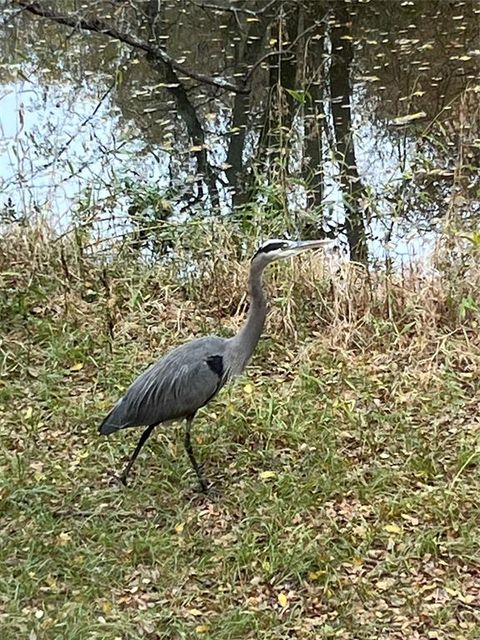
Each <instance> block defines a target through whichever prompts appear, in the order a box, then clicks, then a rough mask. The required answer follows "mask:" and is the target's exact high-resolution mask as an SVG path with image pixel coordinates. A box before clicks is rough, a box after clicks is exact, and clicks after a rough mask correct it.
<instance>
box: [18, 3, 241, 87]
mask: <svg viewBox="0 0 480 640" xmlns="http://www.w3.org/2000/svg"><path fill="white" fill-rule="evenodd" d="M13 2H14V3H15V4H17V5H19V6H21V7H23V8H24V9H25V10H27V11H29V12H30V13H33V14H34V15H37V16H41V17H42V18H48V19H49V20H53V21H54V22H57V23H58V24H64V25H66V26H68V27H72V29H78V30H82V29H83V30H85V31H93V32H95V33H103V34H105V35H107V36H110V37H111V38H113V39H114V40H118V41H120V42H124V43H125V44H128V45H130V46H131V47H133V48H134V49H140V50H142V51H145V52H147V53H149V54H150V55H152V56H154V57H156V58H158V59H160V60H161V61H162V62H164V63H165V64H167V65H170V66H171V67H172V68H173V69H175V71H177V72H178V73H181V74H183V75H185V76H187V77H188V78H193V79H194V80H198V81H199V82H201V83H203V84H208V85H212V86H213V87H218V88H220V89H224V90H227V91H233V92H235V93H247V92H248V89H247V88H246V87H245V86H244V85H243V86H241V87H238V86H237V85H235V84H232V83H231V82H228V81H227V80H223V79H222V78H212V77H211V76H206V75H205V74H203V73H198V72H197V71H192V70H191V69H187V68H186V67H184V66H183V64H180V63H179V62H177V61H176V60H175V59H174V58H172V57H171V56H170V55H169V54H168V53H167V51H166V50H165V48H164V47H159V46H158V45H156V44H152V43H150V42H147V41H146V40H143V39H142V38H139V37H138V36H136V35H134V34H131V33H124V32H122V31H118V29H115V28H114V27H112V26H110V25H109V24H107V23H106V22H103V20H100V19H98V18H91V19H88V20H87V19H85V18H81V17H80V16H76V15H71V14H70V15H61V14H58V13H56V12H55V11H52V10H51V9H47V8H46V7H43V6H42V5H41V4H39V3H38V2H30V0H13Z"/></svg>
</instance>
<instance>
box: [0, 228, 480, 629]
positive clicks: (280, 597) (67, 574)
mask: <svg viewBox="0 0 480 640" xmlns="http://www.w3.org/2000/svg"><path fill="white" fill-rule="evenodd" d="M215 234H216V241H217V242H218V243H219V246H222V247H223V251H224V255H223V256H217V257H214V256H212V255H211V246H212V240H211V238H208V237H207V236H202V235H201V234H198V235H196V236H194V240H192V236H191V235H190V236H189V246H190V249H189V250H188V251H187V250H184V251H183V252H180V251H179V252H178V254H177V259H176V261H175V262H165V263H164V264H156V265H147V264H141V263H140V262H139V261H138V260H134V259H133V257H132V256H130V255H128V253H127V252H123V253H122V252H120V253H119V254H117V255H115V256H113V255H110V256H109V257H108V259H106V258H105V260H103V262H101V261H100V260H99V258H98V256H96V255H93V254H92V255H89V252H88V250H87V248H86V247H85V246H83V245H82V244H80V243H79V241H78V239H77V242H73V241H70V240H68V239H64V241H63V242H55V238H54V237H53V235H52V234H51V232H50V231H49V230H48V229H47V228H46V227H45V226H41V225H40V226H38V227H33V228H28V229H22V230H18V231H16V232H15V231H11V232H10V233H9V235H6V236H4V238H3V240H2V251H1V252H0V256H1V258H0V260H1V264H0V278H1V281H2V287H1V290H2V293H1V298H0V318H1V321H2V326H3V327H4V331H3V336H2V342H1V344H0V354H1V381H2V389H1V392H0V405H1V415H0V436H1V438H2V443H3V446H4V449H5V450H6V451H7V452H8V453H7V455H6V456H5V457H4V459H3V460H2V461H1V462H0V509H1V513H2V531H1V533H0V536H1V540H0V549H1V551H0V562H1V566H2V569H1V573H2V575H1V577H2V580H1V581H0V582H1V586H0V617H1V622H0V624H1V627H2V638H5V639H6V640H10V638H12V639H13V638H18V637H30V638H32V639H34V638H42V639H43V638H48V639H50V638H52V639H56V638H62V639H63V638H82V640H83V639H84V638H88V639H89V638H92V639H93V638H107V637H108V638H122V639H128V640H131V639H132V640H133V639H137V638H138V639H140V638H150V639H155V638H165V639H167V638H194V637H199V638H215V639H216V640H218V639H236V638H238V639H242V640H243V639H244V638H265V639H267V638H268V639H269V640H270V639H276V638H278V639H279V640H280V639H282V640H283V639H284V638H302V639H303V638H312V639H313V638H318V637H322V638H348V639H352V640H353V639H354V638H355V640H358V639H362V638H364V639H367V638H368V639H371V638H392V639H393V638H398V639H400V638H402V639H404V638H407V639H412V640H414V639H417V638H422V639H423V638H437V639H443V638H456V639H461V638H471V639H473V638H477V637H479V636H478V628H479V625H480V617H479V614H478V611H479V607H480V565H479V561H478V545H479V542H480V540H479V534H478V530H479V529H478V522H479V516H480V514H479V509H478V492H479V490H480V482H479V478H478V463H479V459H480V455H479V440H480V422H479V419H478V380H477V372H478V370H479V367H480V340H479V338H478V335H477V334H478V325H477V322H478V312H477V310H476V306H475V301H476V300H477V299H478V291H479V280H478V278H479V273H478V270H477V269H476V267H475V257H476V256H475V253H474V252H472V253H468V252H466V251H465V248H463V247H460V248H459V247H458V246H456V247H455V248H454V251H455V252H457V253H456V255H455V260H454V261H452V264H454V265H455V269H453V266H452V268H451V269H450V268H449V265H448V263H449V254H448V253H447V252H445V251H444V252H443V253H442V254H441V255H439V256H438V258H437V263H438V264H439V265H441V266H442V269H441V271H438V272H434V273H432V274H431V275H429V276H426V275H424V274H422V273H421V272H419V271H418V270H415V269H414V268H412V269H411V270H409V271H408V272H405V273H403V274H401V275H398V274H397V275H389V276H387V275H385V274H384V273H380V272H378V273H374V274H371V275H370V276H368V277H367V276H366V274H364V273H363V272H362V271H360V270H359V269H358V268H355V267H352V266H348V265H343V266H341V268H340V272H339V273H334V274H332V272H331V269H329V267H328V265H327V264H326V263H325V262H324V261H323V260H322V259H321V258H320V257H318V256H314V257H310V258H305V259H304V260H301V261H296V262H294V263H292V264H291V265H289V264H283V265H278V266H275V267H272V268H271V270H270V271H269V273H268V276H267V278H266V279H267V282H268V288H269V290H270V292H271V295H272V298H273V299H272V305H271V313H270V316H269V320H268V327H267V329H266V332H265V337H264V339H262V341H261V343H260V344H259V348H258V351H257V353H256V356H255V358H254V362H253V363H252V366H251V367H250V369H249V371H248V374H247V375H248V377H249V382H248V384H246V380H240V381H238V382H237V383H236V384H235V385H233V386H231V387H229V388H228V389H226V390H225V391H224V392H223V393H222V394H221V395H220V396H219V398H218V399H217V400H216V401H215V403H214V404H212V405H211V406H209V407H208V408H206V409H205V410H204V411H203V417H201V418H200V419H199V420H198V424H197V429H196V436H197V449H198V451H199V455H200V457H201V458H202V459H204V460H205V461H206V471H207V473H208V475H209V476H210V477H211V478H212V479H213V480H214V481H215V484H216V487H217V489H218V495H217V496H215V497H214V498H212V499H210V500H206V499H204V498H202V497H201V496H198V495H197V494H196V493H195V492H194V491H192V486H193V485H194V480H193V477H192V475H191V471H190V470H189V467H188V464H187V461H186V460H185V456H184V455H183V452H182V448H181V439H180V437H179V434H178V433H177V431H176V430H175V429H172V430H166V429H164V430H160V431H159V433H158V435H157V438H156V439H153V440H152V442H151V443H149V445H148V446H147V447H146V448H145V451H144V452H143V454H142V456H141V459H139V461H138V463H139V464H138V465H137V467H136V476H135V478H134V480H133V484H132V486H131V488H129V489H127V490H123V489H120V488H119V487H118V486H116V485H112V483H111V475H110V471H111V469H119V467H120V466H121V462H122V458H123V457H124V456H126V455H127V453H128V452H129V450H130V448H131V447H132V446H133V443H134V441H135V440H136V438H137V437H138V433H137V432H134V431H133V430H132V431H131V432H128V433H127V432H125V433H122V434H119V435H118V437H115V438H111V439H101V438H99V437H98V436H97V433H96V425H97V423H98V421H99V420H100V418H101V416H102V415H103V414H104V412H105V411H106V410H107V408H108V407H109V406H110V405H111V403H112V401H113V400H114V399H115V398H116V397H118V395H119V393H120V392H121V390H122V389H124V388H125V386H126V385H127V384H128V382H129V381H130V380H131V378H132V376H133V375H134V374H135V373H136V372H138V371H139V370H140V369H141V368H142V367H143V366H144V365H145V364H146V363H147V362H149V361H150V360H151V359H152V358H153V357H154V356H155V355H156V354H157V353H162V352H163V351H165V350H166V349H168V348H170V347H171V346H172V345H174V344H176V343H178V342H181V341H183V340H185V339H187V338H189V337H191V336H193V335H198V334H201V333H208V332H217V333H218V332H220V333H223V334H230V333H232V332H233V331H235V330H236V329H237V328H238V326H239V324H240V323H241V321H242V319H243V317H244V312H245V309H246V300H245V295H244V283H245V278H246V273H247V269H248V262H247V261H246V260H243V259H239V260H238V261H236V260H233V259H232V258H231V256H232V255H236V251H237V247H236V244H235V242H234V241H233V240H232V238H231V232H228V231H226V230H222V229H221V228H219V229H216V230H215ZM179 246H180V245H179ZM182 246H187V243H186V242H184V243H183V245H182ZM249 249H250V247H248V246H246V247H245V252H246V253H248V250H249ZM460 249H461V252H460V256H459V251H460ZM449 251H453V250H451V249H449ZM450 255H454V254H453V253H451V254H450ZM193 258H195V259H196V268H195V270H193V271H192V270H191V265H192V264H193ZM213 425H215V427H214V428H212V427H213Z"/></svg>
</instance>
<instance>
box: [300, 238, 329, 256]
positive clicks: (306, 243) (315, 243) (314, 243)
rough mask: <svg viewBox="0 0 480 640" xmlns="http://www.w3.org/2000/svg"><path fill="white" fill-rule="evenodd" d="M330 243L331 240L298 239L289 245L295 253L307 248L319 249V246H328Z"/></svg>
mask: <svg viewBox="0 0 480 640" xmlns="http://www.w3.org/2000/svg"><path fill="white" fill-rule="evenodd" d="M331 243H332V241H331V240H300V241H299V242H295V244H294V245H293V246H292V247H290V250H291V251H293V252H295V253H301V252H302V251H306V250H307V249H320V247H328V245H330V244H331Z"/></svg>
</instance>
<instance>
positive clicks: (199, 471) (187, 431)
mask: <svg viewBox="0 0 480 640" xmlns="http://www.w3.org/2000/svg"><path fill="white" fill-rule="evenodd" d="M193 418H194V416H189V417H188V418H187V424H186V428H185V439H184V441H183V442H184V445H185V451H186V452H187V454H188V457H189V459H190V462H191V463H192V467H193V468H194V469H195V473H196V474H197V478H198V481H199V483H200V487H201V488H202V491H203V493H208V485H207V482H206V480H205V478H204V477H203V474H202V468H201V466H200V465H199V464H198V462H197V461H196V460H195V456H194V455H193V449H192V440H191V437H190V432H191V429H192V422H193Z"/></svg>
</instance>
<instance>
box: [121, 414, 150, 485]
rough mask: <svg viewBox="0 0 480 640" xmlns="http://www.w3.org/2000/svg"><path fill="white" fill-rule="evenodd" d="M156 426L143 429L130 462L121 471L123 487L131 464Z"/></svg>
mask: <svg viewBox="0 0 480 640" xmlns="http://www.w3.org/2000/svg"><path fill="white" fill-rule="evenodd" d="M156 426H157V425H156V424H151V425H150V426H149V427H147V428H146V429H145V431H144V432H143V433H142V435H141V436H140V440H139V441H138V444H137V446H136V447H135V451H134V452H133V453H132V456H131V458H130V460H129V461H128V462H127V466H126V467H125V469H124V470H123V471H122V473H121V475H120V482H122V484H124V485H125V486H127V476H128V474H129V473H130V469H131V468H132V466H133V463H134V462H135V460H136V459H137V456H138V454H139V453H140V449H141V448H142V447H143V445H144V444H145V442H146V441H147V439H148V437H149V435H150V434H151V433H152V431H153V429H154V428H155V427H156Z"/></svg>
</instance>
